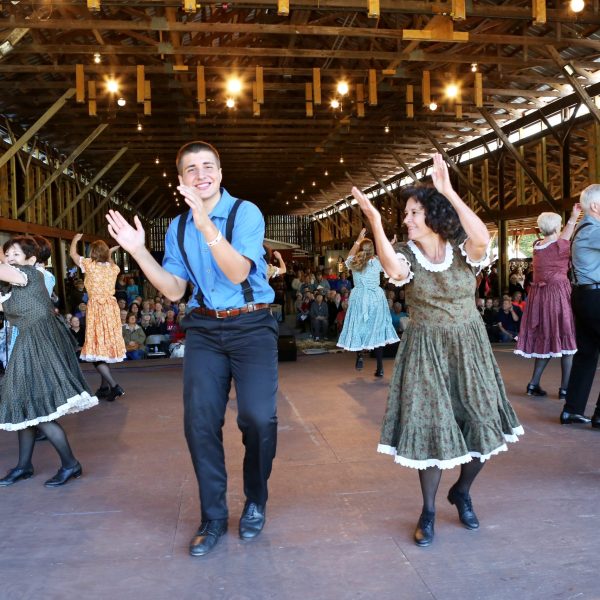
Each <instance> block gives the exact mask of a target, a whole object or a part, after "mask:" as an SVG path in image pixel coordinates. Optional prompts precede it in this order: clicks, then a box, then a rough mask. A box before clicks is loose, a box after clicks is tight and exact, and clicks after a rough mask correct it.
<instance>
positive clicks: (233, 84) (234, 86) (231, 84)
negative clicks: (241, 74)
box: [225, 77, 242, 96]
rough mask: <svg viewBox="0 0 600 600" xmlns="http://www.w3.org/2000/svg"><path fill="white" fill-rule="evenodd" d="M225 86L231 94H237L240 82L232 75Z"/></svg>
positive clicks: (240, 88)
mask: <svg viewBox="0 0 600 600" xmlns="http://www.w3.org/2000/svg"><path fill="white" fill-rule="evenodd" d="M225 87H226V88H227V91H228V92H229V93H230V94H231V95H232V96H237V95H238V94H239V93H240V92H241V91H242V82H241V81H240V80H239V79H238V78H237V77H232V78H231V79H228V80H227V84H226V86H225Z"/></svg>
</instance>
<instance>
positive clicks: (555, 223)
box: [537, 186, 600, 235]
mask: <svg viewBox="0 0 600 600" xmlns="http://www.w3.org/2000/svg"><path fill="white" fill-rule="evenodd" d="M598 187H600V186H598ZM561 225H562V218H561V216H560V215H559V214H558V213H553V212H543V213H542V214H541V215H540V216H539V217H538V219H537V226H538V228H539V230H540V231H541V232H542V234H543V235H552V234H553V233H556V232H557V231H559V230H560V226H561Z"/></svg>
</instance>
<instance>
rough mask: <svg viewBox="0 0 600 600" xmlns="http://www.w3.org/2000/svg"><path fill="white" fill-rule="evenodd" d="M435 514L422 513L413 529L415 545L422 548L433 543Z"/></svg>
mask: <svg viewBox="0 0 600 600" xmlns="http://www.w3.org/2000/svg"><path fill="white" fill-rule="evenodd" d="M434 522H435V513H429V512H422V513H421V516H420V517H419V522H418V523H417V528H416V529H415V544H416V545H417V546H421V547H422V548H424V547H425V546H429V545H430V544H431V542H433V536H434V527H433V525H434Z"/></svg>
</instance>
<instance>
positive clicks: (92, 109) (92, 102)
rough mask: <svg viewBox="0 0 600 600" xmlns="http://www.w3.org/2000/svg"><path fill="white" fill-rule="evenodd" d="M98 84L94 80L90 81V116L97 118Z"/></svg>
mask: <svg viewBox="0 0 600 600" xmlns="http://www.w3.org/2000/svg"><path fill="white" fill-rule="evenodd" d="M96 108H97V107H96V82H95V81H93V80H90V81H88V115H89V116H90V117H95V116H96V114H97V111H96Z"/></svg>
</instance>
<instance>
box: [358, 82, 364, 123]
mask: <svg viewBox="0 0 600 600" xmlns="http://www.w3.org/2000/svg"><path fill="white" fill-rule="evenodd" d="M356 116H357V117H360V118H361V119H362V118H363V117H364V116H365V86H364V84H362V83H357V84H356Z"/></svg>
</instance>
